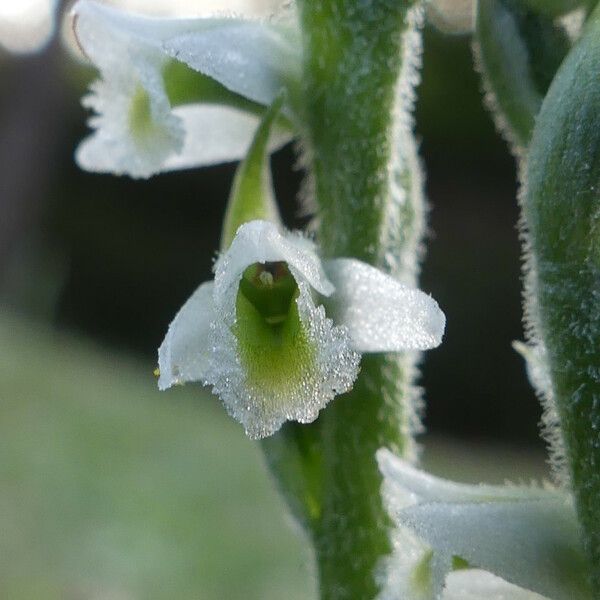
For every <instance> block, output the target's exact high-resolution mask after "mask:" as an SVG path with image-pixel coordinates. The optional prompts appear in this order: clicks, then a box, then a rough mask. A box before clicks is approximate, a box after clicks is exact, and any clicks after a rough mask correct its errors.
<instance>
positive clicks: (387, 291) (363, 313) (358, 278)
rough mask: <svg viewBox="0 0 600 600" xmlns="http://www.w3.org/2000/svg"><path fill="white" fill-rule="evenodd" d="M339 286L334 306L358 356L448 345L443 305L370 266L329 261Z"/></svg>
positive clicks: (328, 268)
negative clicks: (441, 307) (443, 337)
mask: <svg viewBox="0 0 600 600" xmlns="http://www.w3.org/2000/svg"><path fill="white" fill-rule="evenodd" d="M325 268H326V271H327V274H328V275H329V278H330V279H331V282H332V283H333V285H334V286H335V294H334V295H333V297H332V299H331V302H330V303H329V304H330V306H331V309H332V313H333V315H334V318H335V320H336V322H337V323H338V324H340V325H344V326H345V327H346V328H347V329H348V331H349V333H350V339H351V340H352V345H353V347H354V349H355V350H357V351H358V352H396V351H404V350H428V349H430V348H435V347H436V346H438V345H439V344H440V343H441V341H442V336H443V334H444V328H445V326H446V317H445V316H444V313H443V312H442V311H441V310H440V308H439V306H438V304H437V302H436V301H435V300H434V299H433V298H431V296H428V295H427V294H424V293H423V292H421V291H420V290H416V289H411V288H409V287H408V286H406V285H404V284H403V283H400V282H399V281H397V280H396V279H394V278H393V277H391V276H390V275H386V274H385V273H383V272H382V271H380V270H379V269H376V268H375V267H372V266H370V265H368V264H366V263H364V262H361V261H359V260H355V259H351V258H337V259H333V260H330V261H327V262H326V267H325Z"/></svg>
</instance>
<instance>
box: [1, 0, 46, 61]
mask: <svg viewBox="0 0 600 600" xmlns="http://www.w3.org/2000/svg"><path fill="white" fill-rule="evenodd" d="M56 5H57V1H56V0H2V2H0V46H4V47H5V48H7V49H8V50H10V51H12V52H34V51H36V50H39V49H40V48H41V47H42V46H44V45H45V44H46V43H48V41H49V40H50V38H51V36H52V33H53V32H54V26H55V20H56V14H55V13H56Z"/></svg>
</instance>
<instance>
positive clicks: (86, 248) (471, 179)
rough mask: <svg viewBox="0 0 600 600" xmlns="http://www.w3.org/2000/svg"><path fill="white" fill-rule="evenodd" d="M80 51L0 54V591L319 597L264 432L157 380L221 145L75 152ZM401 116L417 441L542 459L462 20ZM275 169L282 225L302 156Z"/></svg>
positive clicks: (490, 141) (517, 473)
mask: <svg viewBox="0 0 600 600" xmlns="http://www.w3.org/2000/svg"><path fill="white" fill-rule="evenodd" d="M91 76H92V73H91V72H89V71H88V70H86V69H85V68H83V67H81V66H80V65H77V64H75V63H74V62H73V61H72V60H71V59H69V58H68V57H67V56H66V54H65V52H64V51H63V50H62V49H61V48H60V45H59V44H58V43H55V44H54V45H53V46H52V47H50V48H48V49H47V50H46V51H45V52H43V53H41V54H38V55H35V56H28V57H18V58H17V57H14V56H9V55H8V54H0V418H1V420H0V597H2V598H10V599H13V598H15V599H29V598H32V599H33V598H57V599H58V598H61V599H62V598H67V599H71V598H73V599H88V598H89V599H94V600H96V599H102V600H108V599H111V600H112V599H114V600H121V599H123V600H129V599H138V598H139V599H146V598H148V599H154V598H157V599H158V598H160V599H163V598H164V599H166V598H171V599H172V598H178V599H179V598H181V599H190V600H191V599H202V600H205V599H206V600H213V599H215V600H216V599H220V600H235V599H237V598H240V599H242V598H244V599H246V600H252V599H261V600H263V599H264V600H268V599H271V598H272V599H278V598H286V599H291V600H294V599H296V598H298V599H309V598H314V597H315V593H314V589H315V583H314V577H313V575H312V565H311V556H310V553H309V551H308V549H307V546H306V543H305V541H304V540H303V539H302V537H301V535H300V534H299V532H298V531H297V529H296V528H295V526H294V525H293V524H292V523H291V521H290V519H289V517H288V516H287V515H286V513H285V510H284V507H283V503H282V501H281V500H280V499H279V497H278V495H277V493H276V492H275V491H274V489H273V488H272V486H271V482H270V480H269V476H268V473H267V472H266V469H265V467H264V465H263V463H262V459H261V456H260V451H259V448H258V447H257V445H256V444H253V443H251V442H250V441H248V440H247V439H246V438H245V437H244V435H243V432H242V430H241V428H240V427H239V426H238V425H237V424H236V423H234V422H233V421H231V420H230V419H228V418H227V416H226V415H225V413H224V411H223V410H222V409H221V407H220V405H219V402H218V401H217V400H216V399H215V398H213V397H211V396H210V395H209V393H208V392H207V391H205V390H202V389H201V388H199V387H194V386H188V387H186V388H185V389H177V390H175V391H173V392H168V393H162V394H159V393H158V392H157V391H156V389H155V381H154V378H153V376H152V371H153V369H154V367H155V362H156V349H157V347H158V345H159V344H160V342H161V340H162V337H163V335H164V333H165V330H166V328H167V325H168V323H169V322H170V320H171V319H172V317H173V316H174V314H175V312H176V311H177V309H178V308H179V306H180V305H181V304H182V303H183V302H184V300H185V299H186V298H187V297H188V295H189V294H190V293H191V292H192V291H193V290H194V289H195V287H196V286H197V285H198V284H199V283H200V282H201V281H203V280H205V279H207V278H208V277H209V276H210V268H211V264H212V260H213V259H214V255H215V254H214V253H215V250H216V248H217V247H218V239H219V231H220V225H221V219H222V216H223V212H224V199H225V198H226V197H227V194H228V190H229V186H230V184H231V180H232V176H233V170H234V167H233V166H231V165H225V166H221V167H217V168H211V169H199V170H195V171H188V172H181V173H172V174H165V175H161V176H158V177H155V178H154V179H152V180H150V181H133V180H130V179H126V178H115V177H111V176H103V175H92V174H88V173H83V172H81V171H79V170H78V169H77V167H76V166H75V164H74V163H73V158H72V155H73V150H74V148H75V146H76V144H77V142H78V140H80V139H81V138H82V137H83V136H84V135H85V134H86V127H85V119H86V114H85V113H84V111H83V109H82V108H81V106H80V103H79V100H80V97H81V95H82V93H83V91H84V89H85V86H86V84H87V83H88V82H89V81H90V77H91ZM417 131H418V134H419V136H420V138H421V140H422V143H421V153H422V156H423V160H424V164H425V168H426V171H427V192H428V197H429V200H430V204H431V213H430V230H429V235H428V239H427V245H428V252H427V257H426V260H425V263H424V268H423V277H422V287H423V289H425V290H426V291H427V292H430V293H432V295H433V296H434V297H435V298H436V299H437V300H438V302H439V303H440V305H441V306H442V308H443V309H444V311H445V312H446V315H447V319H448V327H447V333H446V338H445V341H444V343H443V345H442V346H441V347H440V348H439V349H437V350H435V351H432V352H429V353H427V356H426V360H425V362H424V364H423V377H422V385H423V387H424V388H425V390H426V399H427V412H426V415H425V422H426V425H427V428H428V431H429V434H428V435H427V436H426V437H425V438H424V440H423V444H424V446H425V464H426V465H427V466H428V467H429V468H430V469H431V470H433V471H434V472H438V473H443V474H444V475H446V476H450V477H456V478H460V479H463V480H467V481H477V480H479V479H480V478H484V479H486V480H487V481H502V480H503V479H505V478H510V479H512V480H520V479H524V480H527V479H529V478H531V477H539V476H541V475H543V474H544V473H545V468H544V457H543V444H542V443H541V442H540V441H539V438H538V435H537V431H538V426H537V423H538V420H539V416H540V410H539V407H538V404H537V402H536V400H535V398H534V395H533V393H532V391H531V390H530V388H529V385H528V383H527V381H526V377H525V374H524V368H523V365H522V362H521V359H520V358H519V357H518V356H517V355H516V354H515V353H514V351H513V350H512V349H511V346H510V343H511V341H512V340H514V339H520V338H522V333H521V331H522V328H521V321H520V319H521V300H520V288H521V285H520V266H519V252H520V250H519V244H518V235H517V229H516V223H517V219H518V210H517V206H516V201H515V195H516V183H515V168H514V163H513V160H512V159H511V158H510V156H509V154H508V151H507V148H506V146H505V144H504V143H503V142H502V140H501V139H500V138H499V137H498V135H497V134H496V132H495V131H494V127H493V124H492V122H491V119H490V117H489V115H488V114H487V113H486V111H485V110H484V108H483V106H482V101H481V93H480V84H479V81H478V77H477V75H476V74H475V73H474V71H473V65H472V57H471V51H470V41H469V39H468V38H452V37H443V36H441V35H439V34H436V33H435V32H432V31H427V32H426V41H425V55H424V72H423V84H422V85H421V87H420V90H419V102H418V109H417ZM294 162H295V161H294V154H293V151H292V149H291V148H289V147H288V148H285V149H283V150H282V151H280V152H278V153H277V154H276V155H275V156H274V157H273V168H274V180H275V186H276V190H277V194H278V197H279V198H280V200H281V203H282V206H283V209H284V210H283V212H284V215H285V218H286V221H287V224H288V225H289V226H301V225H302V224H304V223H305V219H302V218H300V217H299V216H298V210H297V207H296V205H295V203H294V195H295V193H296V192H297V190H298V187H299V185H300V183H301V181H302V173H300V172H298V171H297V170H295V168H294Z"/></svg>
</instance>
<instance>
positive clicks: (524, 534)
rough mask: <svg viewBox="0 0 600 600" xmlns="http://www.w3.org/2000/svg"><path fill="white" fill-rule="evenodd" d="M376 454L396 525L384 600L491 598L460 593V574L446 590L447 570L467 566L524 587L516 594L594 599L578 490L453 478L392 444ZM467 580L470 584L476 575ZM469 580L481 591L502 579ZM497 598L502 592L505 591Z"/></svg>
mask: <svg viewBox="0 0 600 600" xmlns="http://www.w3.org/2000/svg"><path fill="white" fill-rule="evenodd" d="M377 460H378V462H379V468H380V470H381V472H382V474H383V477H384V484H383V492H382V493H383V498H384V501H385V503H386V506H387V509H388V512H389V514H390V516H391V517H392V519H393V520H394V522H395V524H396V526H397V529H396V531H395V543H394V548H395V549H394V553H393V555H392V556H391V557H390V558H389V559H388V561H387V563H386V565H385V576H384V591H383V592H382V595H381V600H393V599H400V598H403V599H409V600H413V599H414V600H434V599H435V598H444V599H450V598H458V597H460V598H469V597H473V598H483V597H486V598H487V597H488V596H487V595H486V594H483V595H479V596H477V595H476V593H475V592H472V595H471V596H469V595H467V594H465V595H464V596H460V595H457V592H456V590H457V589H460V586H459V587H458V588H457V587H456V585H457V582H456V579H452V581H453V583H452V585H449V584H448V583H447V590H446V593H445V595H442V594H443V593H444V592H443V586H444V581H445V579H446V576H447V575H448V573H450V572H451V571H452V570H453V569H455V568H465V567H467V566H468V567H473V568H477V569H481V570H483V571H486V572H488V573H491V574H492V575H494V576H496V577H500V578H502V579H503V580H505V582H508V583H510V584H512V586H513V587H514V586H518V588H522V589H521V590H520V591H519V594H521V596H519V595H517V596H516V597H517V598H519V597H521V598H523V599H525V598H532V599H533V598H539V596H537V594H541V595H542V596H546V597H548V598H552V599H553V600H577V599H581V600H583V599H587V598H590V595H589V589H588V587H587V580H586V563H585V559H584V558H583V554H582V549H581V548H580V542H579V535H578V526H577V519H576V515H575V509H574V507H573V501H572V498H571V496H569V495H567V494H565V493H564V492H563V491H559V490H556V489H540V488H536V487H531V486H530V487H525V486H509V485H505V486H493V485H465V484H459V483H454V482H451V481H446V480H443V479H440V478H437V477H434V476H432V475H430V474H428V473H425V472H423V471H420V470H418V469H416V468H415V467H413V466H411V465H410V464H408V463H407V462H406V461H404V460H402V459H400V458H398V457H396V456H394V455H393V454H392V453H391V452H390V451H388V450H386V449H381V450H379V451H378V453H377ZM458 579H461V578H460V577H459V578H458ZM448 581H450V579H449V580H448ZM461 581H462V584H464V585H466V586H467V588H468V585H469V577H463V578H462V579H461ZM470 581H471V583H472V584H473V586H472V589H474V590H477V589H487V588H486V586H488V584H489V586H491V587H489V586H488V587H489V589H493V588H494V586H495V585H500V584H498V582H497V581H496V580H495V579H493V578H491V579H490V577H489V576H487V575H486V576H482V575H480V574H479V575H472V576H471V580H470ZM465 582H466V583H465ZM486 582H487V583H486ZM459 583H460V582H459ZM504 585H505V584H504V583H502V585H501V586H500V588H499V589H500V590H502V586H504ZM506 585H508V584H506ZM528 594H530V595H528ZM491 597H492V598H493V597H494V595H493V594H491ZM496 597H498V598H502V596H501V595H500V596H499V595H498V592H497V593H496ZM510 597H511V598H512V597H513V596H510Z"/></svg>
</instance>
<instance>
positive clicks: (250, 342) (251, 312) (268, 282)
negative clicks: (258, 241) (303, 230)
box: [233, 262, 315, 394]
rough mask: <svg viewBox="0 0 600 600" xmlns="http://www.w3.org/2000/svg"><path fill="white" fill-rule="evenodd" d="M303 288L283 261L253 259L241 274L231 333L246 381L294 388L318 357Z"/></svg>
mask: <svg viewBox="0 0 600 600" xmlns="http://www.w3.org/2000/svg"><path fill="white" fill-rule="evenodd" d="M299 293H300V292H299V289H298V284H297V283H296V280H295V279H294V277H293V276H292V274H291V273H290V271H289V269H288V267H287V265H286V263H284V262H267V263H255V264H253V265H251V266H250V267H248V268H247V269H246V271H245V272H244V274H243V276H242V280H241V282H240V287H239V291H238V295H237V299H236V313H237V319H236V324H235V325H234V327H233V333H234V335H235V336H236V338H237V342H238V351H239V353H240V359H241V361H242V364H243V366H244V368H245V372H246V377H247V383H248V384H249V386H250V387H253V388H255V389H257V390H261V391H263V393H264V392H267V391H270V392H272V393H274V394H278V393H281V392H285V391H286V390H290V389H293V388H295V387H296V386H297V385H299V384H300V383H301V382H302V379H303V377H304V376H305V374H306V371H307V369H310V368H311V366H312V365H313V363H314V360H315V353H314V348H313V346H312V345H311V343H310V341H309V338H308V335H307V332H306V328H305V326H304V324H303V323H302V321H301V319H300V315H299V312H298V305H297V302H296V300H297V298H298V296H299Z"/></svg>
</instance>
